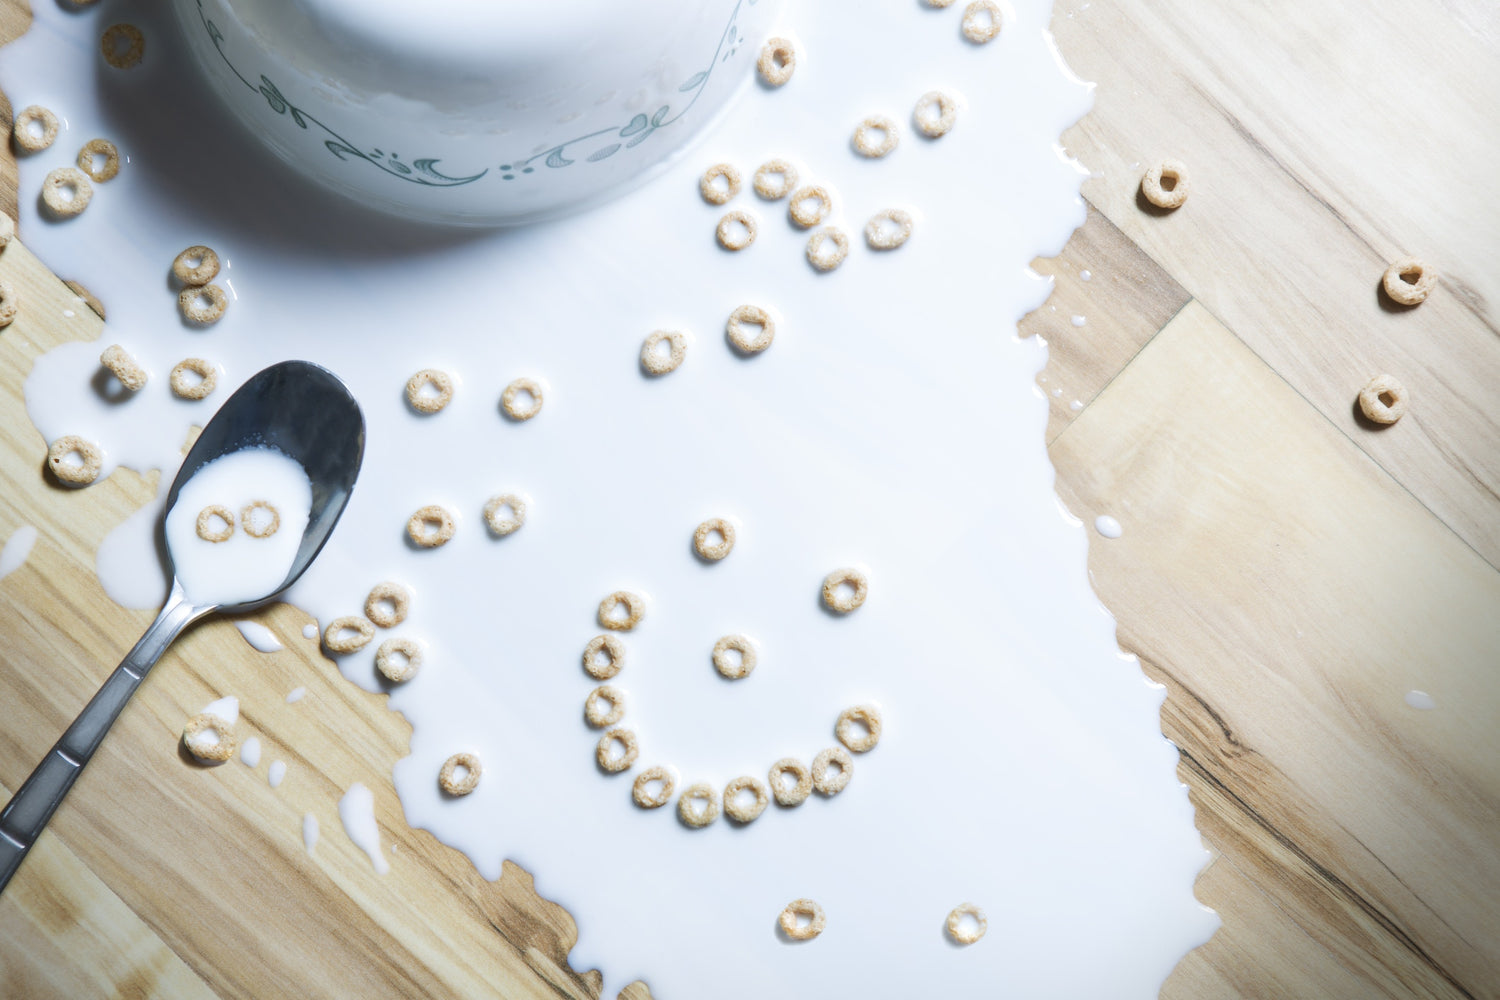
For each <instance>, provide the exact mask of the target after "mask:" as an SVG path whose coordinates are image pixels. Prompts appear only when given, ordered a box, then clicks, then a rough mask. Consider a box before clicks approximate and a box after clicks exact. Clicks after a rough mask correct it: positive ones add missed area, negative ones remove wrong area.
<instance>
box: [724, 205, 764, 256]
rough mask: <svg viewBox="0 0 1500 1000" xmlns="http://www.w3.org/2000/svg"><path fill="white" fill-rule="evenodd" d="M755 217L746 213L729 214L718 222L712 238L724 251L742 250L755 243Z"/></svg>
mask: <svg viewBox="0 0 1500 1000" xmlns="http://www.w3.org/2000/svg"><path fill="white" fill-rule="evenodd" d="M756 231H757V230H756V225H755V216H753V215H751V214H749V213H748V212H738V211H736V212H730V213H729V214H727V215H725V216H724V218H722V219H720V220H719V227H718V228H717V229H715V230H714V236H715V237H716V238H717V239H718V241H719V246H721V247H723V248H724V249H725V250H743V249H745V248H746V247H747V246H749V245H750V244H752V243H754V242H755V234H756Z"/></svg>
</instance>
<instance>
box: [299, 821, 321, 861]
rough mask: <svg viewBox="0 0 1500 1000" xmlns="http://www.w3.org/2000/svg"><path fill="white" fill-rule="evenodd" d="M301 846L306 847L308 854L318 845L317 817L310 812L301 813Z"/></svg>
mask: <svg viewBox="0 0 1500 1000" xmlns="http://www.w3.org/2000/svg"><path fill="white" fill-rule="evenodd" d="M302 846H303V847H306V848H307V853H308V854H311V853H312V852H313V848H314V847H317V846H318V817H316V816H314V815H313V814H312V813H304V814H303V815H302Z"/></svg>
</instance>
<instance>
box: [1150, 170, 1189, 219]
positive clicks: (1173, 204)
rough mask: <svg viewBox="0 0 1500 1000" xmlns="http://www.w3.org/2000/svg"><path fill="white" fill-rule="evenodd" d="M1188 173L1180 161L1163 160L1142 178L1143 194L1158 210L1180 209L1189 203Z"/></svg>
mask: <svg viewBox="0 0 1500 1000" xmlns="http://www.w3.org/2000/svg"><path fill="white" fill-rule="evenodd" d="M1188 187H1189V185H1188V172H1187V167H1185V166H1183V165H1182V163H1181V162H1179V161H1178V160H1163V161H1161V162H1160V163H1158V164H1156V165H1155V166H1153V167H1152V168H1151V169H1150V170H1147V171H1146V174H1145V176H1144V177H1142V178H1141V194H1143V195H1145V196H1146V200H1147V201H1149V202H1150V203H1151V204H1153V205H1155V206H1156V207H1157V208H1168V209H1171V208H1179V207H1181V205H1182V203H1183V202H1185V201H1187V196H1188Z"/></svg>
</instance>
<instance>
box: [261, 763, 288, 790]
mask: <svg viewBox="0 0 1500 1000" xmlns="http://www.w3.org/2000/svg"><path fill="white" fill-rule="evenodd" d="M285 777H286V761H284V760H273V761H271V771H270V773H269V774H267V775H266V780H267V781H269V782H270V783H271V787H272V788H275V787H277V786H278V785H280V784H281V779H282V778H285Z"/></svg>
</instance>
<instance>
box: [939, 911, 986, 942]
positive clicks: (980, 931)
mask: <svg viewBox="0 0 1500 1000" xmlns="http://www.w3.org/2000/svg"><path fill="white" fill-rule="evenodd" d="M965 917H968V918H970V920H971V921H972V922H971V923H967V924H966V923H965V920H964V918H965ZM989 929H990V922H989V921H988V920H986V919H985V918H984V911H983V910H981V909H980V908H979V907H978V906H976V905H975V904H973V903H959V904H958V905H957V906H955V907H954V908H953V911H952V912H951V913H949V914H948V936H949V937H951V938H952V939H953V940H954V941H956V942H958V943H959V944H973V943H974V942H975V941H978V940H979V939H980V938H982V937H984V932H985V931H987V930H989Z"/></svg>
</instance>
